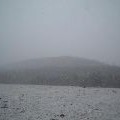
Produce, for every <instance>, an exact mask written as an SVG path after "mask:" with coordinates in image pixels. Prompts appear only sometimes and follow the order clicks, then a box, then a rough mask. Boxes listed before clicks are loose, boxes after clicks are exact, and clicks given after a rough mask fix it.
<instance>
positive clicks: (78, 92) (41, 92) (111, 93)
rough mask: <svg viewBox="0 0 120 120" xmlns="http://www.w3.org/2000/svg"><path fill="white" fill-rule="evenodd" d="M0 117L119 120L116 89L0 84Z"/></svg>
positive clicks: (119, 96)
mask: <svg viewBox="0 0 120 120" xmlns="http://www.w3.org/2000/svg"><path fill="white" fill-rule="evenodd" d="M0 120H120V89H113V88H80V87H70V86H69V87H66V86H64V87H63V86H42V85H37V86H36V85H4V84H1V85H0Z"/></svg>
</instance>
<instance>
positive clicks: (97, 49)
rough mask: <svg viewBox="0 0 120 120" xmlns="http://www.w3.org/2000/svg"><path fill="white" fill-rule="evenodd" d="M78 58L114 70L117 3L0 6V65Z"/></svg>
mask: <svg viewBox="0 0 120 120" xmlns="http://www.w3.org/2000/svg"><path fill="white" fill-rule="evenodd" d="M66 55H67V56H79V57H84V58H90V59H95V60H99V61H103V62H106V63H110V64H115V65H120V0H0V64H1V65H2V64H6V63H10V62H15V61H20V60H25V59H30V58H39V57H49V56H51V57H52V56H66Z"/></svg>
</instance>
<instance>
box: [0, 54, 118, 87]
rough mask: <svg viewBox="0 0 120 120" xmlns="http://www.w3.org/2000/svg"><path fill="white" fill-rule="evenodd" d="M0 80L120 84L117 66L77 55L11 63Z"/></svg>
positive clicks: (101, 85)
mask: <svg viewBox="0 0 120 120" xmlns="http://www.w3.org/2000/svg"><path fill="white" fill-rule="evenodd" d="M0 83H17V84H18V83H19V84H42V85H73V86H83V87H120V68H119V67H115V66H109V65H106V64H104V63H101V62H98V61H94V60H88V59H84V58H79V57H70V56H62V57H51V58H40V59H32V60H26V61H22V62H19V63H15V64H11V65H8V66H6V67H4V69H2V71H1V72H0Z"/></svg>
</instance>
